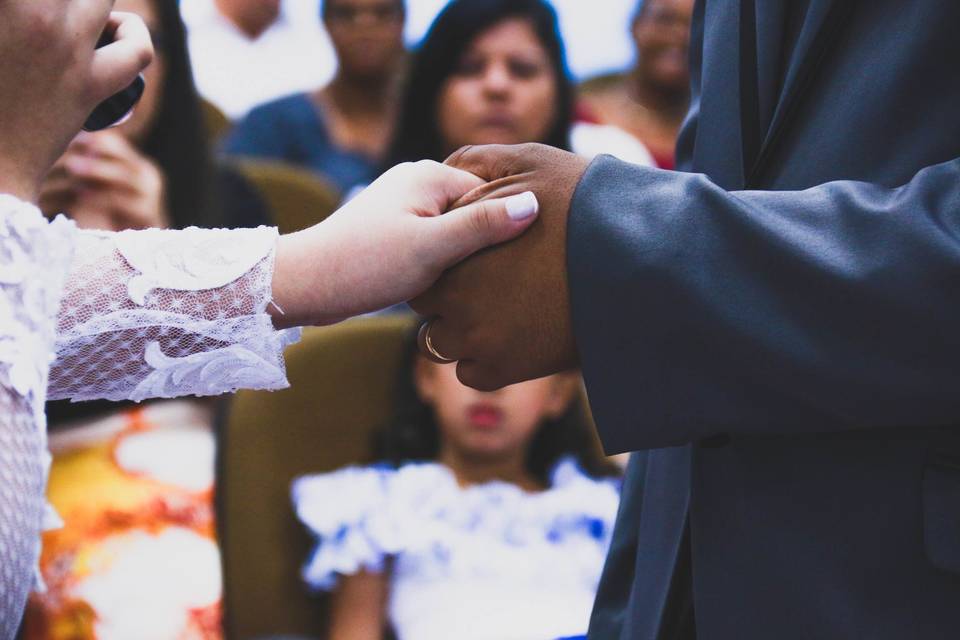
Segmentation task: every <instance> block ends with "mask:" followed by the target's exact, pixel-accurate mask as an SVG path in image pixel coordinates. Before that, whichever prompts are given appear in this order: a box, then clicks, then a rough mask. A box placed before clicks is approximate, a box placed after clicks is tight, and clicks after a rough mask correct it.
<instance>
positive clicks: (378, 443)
mask: <svg viewBox="0 0 960 640" xmlns="http://www.w3.org/2000/svg"><path fill="white" fill-rule="evenodd" d="M418 357H421V356H420V355H419V351H418V349H417V334H416V331H414V332H412V333H411V334H410V335H409V336H408V339H407V341H406V347H405V349H404V354H403V359H402V361H401V367H400V373H399V375H398V377H397V383H396V389H395V400H394V406H395V407H396V413H395V415H394V417H393V419H392V420H391V421H390V422H389V423H387V424H385V425H383V426H382V427H381V428H380V429H378V430H376V431H375V432H374V435H373V443H372V444H373V446H372V453H373V455H372V460H371V462H374V463H380V464H388V465H390V466H392V467H399V466H401V465H403V464H405V463H408V462H426V461H431V460H436V458H437V456H438V455H439V452H440V431H439V429H438V427H437V423H436V419H435V417H434V412H433V408H432V407H430V406H429V405H428V404H426V403H424V402H423V401H422V400H421V399H420V396H419V395H418V394H417V388H416V382H415V379H414V375H413V371H414V365H415V363H416V359H417V358H418ZM565 456H573V457H574V458H575V459H576V461H577V463H578V464H579V465H580V468H581V469H582V470H583V471H584V473H586V474H587V475H589V476H591V477H594V478H600V477H611V476H618V475H620V469H619V467H617V466H616V465H615V464H613V463H612V462H610V461H609V460H608V459H607V458H606V457H605V456H604V455H603V453H602V452H601V451H600V448H599V443H598V441H597V439H596V437H595V436H594V434H593V427H592V425H591V424H590V420H589V418H588V410H587V408H586V403H585V402H584V401H583V398H582V396H578V399H577V400H576V401H575V402H573V403H572V404H571V406H570V408H569V409H568V410H567V412H566V414H564V415H563V416H562V417H560V418H559V419H557V420H546V421H544V423H543V424H542V425H540V428H539V429H538V430H537V432H536V434H535V435H534V437H533V440H532V442H531V443H530V448H529V450H528V453H527V470H528V471H529V472H530V474H531V475H532V476H533V477H534V478H536V479H537V481H538V482H540V483H541V484H542V485H543V486H549V484H550V472H551V471H552V469H553V467H554V466H555V465H556V464H557V462H558V461H559V460H560V459H561V458H563V457H565Z"/></svg>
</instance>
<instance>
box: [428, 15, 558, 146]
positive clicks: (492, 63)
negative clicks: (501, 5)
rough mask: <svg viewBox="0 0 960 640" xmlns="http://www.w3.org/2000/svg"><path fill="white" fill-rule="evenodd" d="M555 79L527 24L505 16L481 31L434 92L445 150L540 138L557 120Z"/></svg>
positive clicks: (538, 139)
mask: <svg viewBox="0 0 960 640" xmlns="http://www.w3.org/2000/svg"><path fill="white" fill-rule="evenodd" d="M559 81H560V78H558V77H557V74H556V73H555V72H554V69H553V66H552V64H551V62H550V56H549V54H548V53H547V51H546V49H544V47H543V45H541V44H540V40H539V39H538V38H537V35H536V33H535V32H534V30H533V27H532V25H531V24H530V22H529V21H528V20H525V19H523V18H511V19H508V20H504V21H503V22H501V23H499V24H497V25H495V26H493V27H491V28H490V29H488V30H487V31H485V32H483V33H481V34H480V35H479V36H478V37H477V38H476V39H475V40H474V41H473V42H472V43H471V44H470V46H469V47H467V50H466V51H465V52H464V55H463V58H462V59H461V60H460V61H459V64H458V66H457V68H456V70H455V71H454V73H453V75H451V76H450V78H448V79H447V81H446V83H445V84H444V85H443V87H442V89H441V90H440V96H439V102H438V105H437V111H438V121H439V127H440V134H441V135H442V136H443V139H444V143H445V144H446V147H447V150H448V151H451V152H452V151H455V150H456V149H458V148H460V147H462V146H464V145H468V144H517V143H521V142H540V141H543V140H545V139H546V137H547V135H548V134H549V133H550V130H551V129H552V128H553V126H554V124H555V122H556V118H557V117H558V116H557V113H558V109H557V100H558V99H559V91H558V85H559Z"/></svg>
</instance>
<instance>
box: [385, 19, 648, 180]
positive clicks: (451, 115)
mask: <svg viewBox="0 0 960 640" xmlns="http://www.w3.org/2000/svg"><path fill="white" fill-rule="evenodd" d="M573 93H574V92H573V86H572V84H571V81H570V76H569V73H568V70H567V65H566V58H565V54H564V48H563V43H562V41H561V39H560V34H559V30H558V25H557V16H556V13H555V12H554V10H553V8H552V7H551V6H550V5H549V4H548V3H547V2H544V1H543V0H454V2H451V3H450V4H449V5H447V7H446V8H445V9H444V10H443V12H442V13H441V14H440V15H439V16H438V17H437V19H436V20H435V21H434V23H433V25H432V26H431V28H430V30H429V32H428V34H427V36H426V37H425V39H424V41H423V43H422V44H421V46H420V49H419V51H418V52H417V54H416V56H415V58H414V61H413V64H412V68H411V69H410V73H409V76H408V79H407V83H406V86H405V90H404V97H403V100H402V106H401V115H400V120H399V122H398V124H397V127H396V133H395V136H394V139H393V142H392V144H391V148H390V153H389V154H388V156H387V165H393V164H396V163H398V162H404V161H411V160H422V159H432V160H443V159H444V158H446V157H447V156H448V155H449V154H450V153H452V152H453V151H455V150H456V149H458V148H459V147H461V146H463V145H467V144H493V143H500V144H517V143H523V142H542V143H545V144H549V145H552V146H554V147H558V148H561V149H567V150H571V149H572V150H574V151H576V152H580V153H584V154H585V155H590V156H593V155H596V154H598V153H611V154H614V155H617V156H618V157H620V158H621V159H622V160H626V161H629V162H636V163H640V164H650V162H651V160H650V155H649V153H648V152H647V150H646V149H645V148H644V147H643V145H641V144H639V143H638V142H637V141H636V140H634V139H633V138H632V137H631V136H629V135H627V134H626V133H624V132H622V131H620V130H618V129H616V128H614V127H597V126H595V125H589V124H585V123H580V124H576V125H574V123H573V121H574V109H573V101H574V95H573Z"/></svg>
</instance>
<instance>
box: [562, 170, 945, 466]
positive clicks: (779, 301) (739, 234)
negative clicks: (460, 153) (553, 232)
mask: <svg viewBox="0 0 960 640" xmlns="http://www.w3.org/2000/svg"><path fill="white" fill-rule="evenodd" d="M568 271H569V279H570V288H571V297H572V308H573V322H574V328H575V332H576V337H577V344H578V347H579V349H580V355H581V361H582V364H583V368H584V375H585V378H586V380H587V386H588V389H589V391H590V397H591V403H592V406H593V408H594V413H595V414H596V418H597V422H598V425H599V428H600V431H601V436H602V438H603V441H604V445H605V446H606V448H607V450H608V452H611V453H613V452H619V451H627V450H636V449H645V448H654V447H664V446H673V445H679V444H684V443H688V442H692V441H695V440H698V439H700V438H704V437H709V436H713V435H717V434H723V433H728V434H760V435H763V434H769V435H777V434H789V433H811V432H829V431H842V430H850V429H859V428H884V427H903V426H911V425H914V426H923V427H936V426H946V425H953V424H960V160H953V161H951V162H947V163H944V164H940V165H936V166H933V167H929V168H927V169H924V170H923V171H921V172H920V173H918V174H917V175H916V176H915V177H914V178H913V179H912V180H911V181H910V182H909V183H907V184H906V185H904V186H902V187H899V188H895V189H891V188H886V187H881V186H878V185H874V184H867V183H862V182H850V181H841V182H832V183H828V184H824V185H821V186H818V187H814V188H811V189H808V190H806V191H778V192H773V191H771V192H760V191H740V192H727V191H724V190H722V189H720V188H719V187H717V186H716V185H715V184H713V183H712V182H710V181H709V180H708V179H707V178H706V177H705V176H703V175H698V174H684V173H676V172H668V171H662V170H659V169H650V168H645V167H637V166H633V165H628V164H626V163H623V162H620V161H617V160H615V159H613V158H610V157H602V158H599V159H598V160H596V161H595V162H594V163H593V164H592V165H591V167H590V168H589V169H588V171H587V174H586V175H585V176H584V179H583V180H582V182H581V183H580V185H579V186H578V188H577V192H576V194H575V196H574V201H573V205H572V209H571V213H570V224H569V236H568Z"/></svg>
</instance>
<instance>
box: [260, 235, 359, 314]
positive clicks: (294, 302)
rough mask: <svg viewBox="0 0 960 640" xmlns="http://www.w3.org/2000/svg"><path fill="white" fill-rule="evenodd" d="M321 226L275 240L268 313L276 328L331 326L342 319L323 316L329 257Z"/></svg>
mask: <svg viewBox="0 0 960 640" xmlns="http://www.w3.org/2000/svg"><path fill="white" fill-rule="evenodd" d="M322 235H323V230H322V229H321V227H320V225H316V226H313V227H310V228H309V229H304V230H303V231H298V232H296V233H290V234H286V235H283V236H280V238H279V239H278V240H277V253H276V260H275V264H274V270H273V304H272V305H269V313H270V315H271V316H272V317H273V324H274V326H276V327H277V328H278V329H287V328H290V327H304V326H312V325H319V324H332V323H334V322H337V321H338V320H340V319H342V318H337V317H333V316H330V317H325V315H326V312H325V311H324V310H325V309H330V306H331V305H330V304H329V303H328V301H327V300H326V299H325V294H326V293H328V291H327V290H326V289H325V283H324V281H325V280H327V281H329V276H330V274H329V273H327V274H325V273H324V272H325V271H326V270H327V269H326V264H327V262H328V260H329V258H330V256H329V255H328V254H327V253H326V252H325V251H324V250H323V246H322V245H323V242H322V240H323V238H322Z"/></svg>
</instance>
